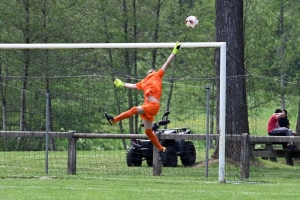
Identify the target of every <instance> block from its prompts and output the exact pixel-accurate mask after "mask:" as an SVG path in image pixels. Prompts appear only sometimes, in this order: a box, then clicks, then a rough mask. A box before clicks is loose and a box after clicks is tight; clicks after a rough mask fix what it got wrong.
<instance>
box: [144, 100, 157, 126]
mask: <svg viewBox="0 0 300 200" xmlns="http://www.w3.org/2000/svg"><path fill="white" fill-rule="evenodd" d="M142 108H143V110H144V113H145V114H141V115H140V117H141V118H142V119H144V120H148V121H150V122H153V121H154V116H155V115H156V114H157V113H158V111H159V109H160V103H158V102H147V103H144V104H143V105H142Z"/></svg>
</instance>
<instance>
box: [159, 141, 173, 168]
mask: <svg viewBox="0 0 300 200" xmlns="http://www.w3.org/2000/svg"><path fill="white" fill-rule="evenodd" d="M162 165H163V166H164V167H176V166H177V151H176V148H175V147H174V146H166V151H165V152H164V153H163V154H162Z"/></svg>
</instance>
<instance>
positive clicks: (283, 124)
mask: <svg viewBox="0 0 300 200" xmlns="http://www.w3.org/2000/svg"><path fill="white" fill-rule="evenodd" d="M282 112H284V113H285V117H282V118H280V119H279V120H278V126H279V127H286V128H288V129H290V120H289V119H288V112H287V110H282ZM293 135H297V133H296V132H294V131H293Z"/></svg>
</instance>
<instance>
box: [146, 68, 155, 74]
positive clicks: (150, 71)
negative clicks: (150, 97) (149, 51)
mask: <svg viewBox="0 0 300 200" xmlns="http://www.w3.org/2000/svg"><path fill="white" fill-rule="evenodd" d="M153 72H155V70H154V69H150V70H149V71H148V73H147V74H151V73H153Z"/></svg>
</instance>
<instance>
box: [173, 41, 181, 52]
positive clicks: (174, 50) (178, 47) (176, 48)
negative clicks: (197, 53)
mask: <svg viewBox="0 0 300 200" xmlns="http://www.w3.org/2000/svg"><path fill="white" fill-rule="evenodd" d="M180 47H181V44H180V43H179V42H178V41H177V42H176V44H175V46H174V49H173V52H172V53H173V54H176V53H178V52H179V50H180Z"/></svg>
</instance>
